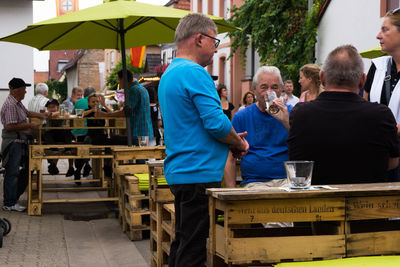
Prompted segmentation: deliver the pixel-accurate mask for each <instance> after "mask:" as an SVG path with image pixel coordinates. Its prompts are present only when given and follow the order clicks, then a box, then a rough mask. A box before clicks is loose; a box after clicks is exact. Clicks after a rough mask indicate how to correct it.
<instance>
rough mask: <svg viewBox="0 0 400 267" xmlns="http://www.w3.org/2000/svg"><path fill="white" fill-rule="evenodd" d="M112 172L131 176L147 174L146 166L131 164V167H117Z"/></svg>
mask: <svg viewBox="0 0 400 267" xmlns="http://www.w3.org/2000/svg"><path fill="white" fill-rule="evenodd" d="M114 170H115V171H114V172H115V173H117V174H119V175H121V174H130V175H133V174H135V173H148V172H149V169H148V167H147V165H146V164H131V165H117V166H116V167H115V168H114Z"/></svg>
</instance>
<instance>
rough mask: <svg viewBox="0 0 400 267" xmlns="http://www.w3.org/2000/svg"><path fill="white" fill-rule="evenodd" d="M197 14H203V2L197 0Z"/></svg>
mask: <svg viewBox="0 0 400 267" xmlns="http://www.w3.org/2000/svg"><path fill="white" fill-rule="evenodd" d="M197 13H203V0H197Z"/></svg>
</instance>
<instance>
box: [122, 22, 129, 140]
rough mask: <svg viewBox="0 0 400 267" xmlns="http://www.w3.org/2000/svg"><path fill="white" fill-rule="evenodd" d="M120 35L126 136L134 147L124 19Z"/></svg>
mask: <svg viewBox="0 0 400 267" xmlns="http://www.w3.org/2000/svg"><path fill="white" fill-rule="evenodd" d="M119 30H120V32H119V35H120V37H121V56H122V76H123V80H124V97H125V103H124V111H125V117H126V134H127V136H128V146H132V129H131V120H130V116H132V110H131V107H130V106H129V97H130V92H129V87H128V75H127V69H126V52H125V31H124V19H120V20H119Z"/></svg>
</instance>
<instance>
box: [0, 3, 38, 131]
mask: <svg viewBox="0 0 400 267" xmlns="http://www.w3.org/2000/svg"><path fill="white" fill-rule="evenodd" d="M32 16H33V13H32V1H31V0H24V1H15V0H1V1H0V25H1V27H0V37H4V36H6V35H9V34H12V33H15V32H17V31H20V30H22V29H24V28H25V27H26V26H27V25H28V24H31V23H32ZM13 77H18V78H22V79H23V80H24V81H25V82H26V83H31V84H32V87H28V88H27V93H26V95H25V99H24V100H23V101H22V102H23V104H24V105H25V106H28V101H29V100H30V99H31V98H32V97H33V89H34V88H33V83H34V80H33V48H31V47H29V46H26V45H19V44H13V43H7V42H0V107H2V106H3V103H4V100H5V99H6V97H7V96H8V94H9V90H8V82H9V81H10V80H11V79H12V78H13ZM1 129H3V125H2V124H1V123H0V130H1Z"/></svg>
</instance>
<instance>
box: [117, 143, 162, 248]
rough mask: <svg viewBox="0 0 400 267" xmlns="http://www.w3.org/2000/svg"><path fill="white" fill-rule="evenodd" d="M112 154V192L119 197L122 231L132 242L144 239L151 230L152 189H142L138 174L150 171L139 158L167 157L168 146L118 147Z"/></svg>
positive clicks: (119, 217)
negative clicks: (150, 199) (150, 196)
mask: <svg viewBox="0 0 400 267" xmlns="http://www.w3.org/2000/svg"><path fill="white" fill-rule="evenodd" d="M112 154H113V173H114V181H115V187H114V190H115V191H114V192H111V193H113V194H114V195H116V196H118V207H119V216H118V219H119V222H120V225H121V228H122V231H123V232H124V233H126V235H127V236H128V238H129V239H130V240H132V241H138V240H142V239H143V235H144V234H145V233H146V232H148V231H149V230H150V211H149V206H150V204H149V189H148V188H140V186H139V177H138V176H139V174H146V173H147V174H148V172H149V168H148V166H147V165H146V164H144V163H137V160H145V159H146V160H147V159H163V158H165V147H162V146H157V147H116V148H114V149H112ZM135 174H136V175H137V176H135Z"/></svg>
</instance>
